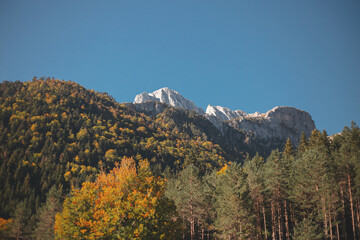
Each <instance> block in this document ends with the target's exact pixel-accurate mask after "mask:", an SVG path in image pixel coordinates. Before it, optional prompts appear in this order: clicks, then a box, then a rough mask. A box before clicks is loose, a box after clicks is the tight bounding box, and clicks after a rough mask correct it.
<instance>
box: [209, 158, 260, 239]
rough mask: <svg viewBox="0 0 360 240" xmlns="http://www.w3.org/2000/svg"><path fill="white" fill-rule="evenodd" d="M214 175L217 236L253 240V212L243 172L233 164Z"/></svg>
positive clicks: (254, 233) (254, 231)
mask: <svg viewBox="0 0 360 240" xmlns="http://www.w3.org/2000/svg"><path fill="white" fill-rule="evenodd" d="M214 177H216V179H217V181H216V190H215V192H216V202H215V210H216V213H217V215H216V216H217V217H216V220H215V229H216V230H217V237H218V238H219V239H252V238H254V237H255V236H256V229H255V221H256V220H255V214H254V212H253V208H252V207H253V201H252V200H251V196H250V191H249V186H248V184H247V182H246V173H245V172H244V170H243V168H242V167H241V165H239V164H236V163H233V164H231V165H229V167H228V168H227V169H226V171H225V172H224V173H222V172H219V173H217V174H216V175H215V176H214Z"/></svg>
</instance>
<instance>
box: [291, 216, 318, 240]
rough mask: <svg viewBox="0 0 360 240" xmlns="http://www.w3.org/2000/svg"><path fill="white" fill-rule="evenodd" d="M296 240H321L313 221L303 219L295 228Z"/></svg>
mask: <svg viewBox="0 0 360 240" xmlns="http://www.w3.org/2000/svg"><path fill="white" fill-rule="evenodd" d="M293 239H296V240H310V239H311V240H321V239H323V236H322V233H321V232H320V230H319V229H318V228H317V225H316V223H315V222H314V221H312V220H311V219H309V218H304V219H303V220H302V221H301V222H300V223H299V224H298V225H297V226H296V228H295V231H294V237H293Z"/></svg>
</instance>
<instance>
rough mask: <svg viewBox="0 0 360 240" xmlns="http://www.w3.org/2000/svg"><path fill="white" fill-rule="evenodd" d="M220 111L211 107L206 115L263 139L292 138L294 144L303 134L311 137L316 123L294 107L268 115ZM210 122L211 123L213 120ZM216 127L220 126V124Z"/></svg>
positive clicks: (278, 108) (274, 110)
mask: <svg viewBox="0 0 360 240" xmlns="http://www.w3.org/2000/svg"><path fill="white" fill-rule="evenodd" d="M214 108H215V110H214ZM219 109H220V110H221V109H223V108H221V107H212V106H210V107H208V109H207V110H206V114H207V115H212V116H215V117H217V118H219V119H222V120H228V124H229V125H230V126H233V127H237V128H240V129H242V130H244V131H245V132H247V133H249V134H253V135H255V136H257V137H260V138H263V139H283V140H286V139H287V138H290V140H291V141H292V142H293V143H294V144H297V143H298V142H299V140H300V137H301V133H302V132H304V133H305V134H306V135H307V136H309V135H310V133H311V131H312V130H314V129H315V123H314V121H313V120H312V118H311V116H310V114H309V113H307V112H305V111H302V110H299V109H296V108H293V107H275V108H273V109H271V110H270V111H268V112H266V113H258V112H256V113H253V114H247V113H245V112H243V111H240V110H236V111H231V110H229V109H227V111H217V110H219ZM239 113H240V114H239ZM209 120H210V121H211V118H209ZM214 125H215V124H214ZM216 125H218V126H219V124H218V123H216ZM216 125H215V126H216Z"/></svg>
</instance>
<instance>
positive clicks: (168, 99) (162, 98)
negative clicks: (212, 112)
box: [134, 87, 205, 114]
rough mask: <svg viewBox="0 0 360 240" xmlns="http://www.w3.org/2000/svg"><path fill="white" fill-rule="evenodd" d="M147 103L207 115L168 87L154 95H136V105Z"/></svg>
mask: <svg viewBox="0 0 360 240" xmlns="http://www.w3.org/2000/svg"><path fill="white" fill-rule="evenodd" d="M147 101H155V102H161V103H166V104H169V105H170V106H173V107H177V108H184V109H187V110H190V111H195V112H197V113H199V114H205V112H204V110H203V109H201V108H199V107H198V106H196V105H195V104H194V103H193V102H192V101H190V100H189V99H186V98H184V97H183V96H181V94H179V93H178V92H176V91H174V90H171V89H169V88H167V87H165V88H161V89H159V90H156V91H154V92H152V93H146V92H144V93H141V94H138V95H136V97H135V100H134V103H144V102H147Z"/></svg>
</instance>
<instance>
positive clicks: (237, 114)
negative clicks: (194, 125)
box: [206, 105, 248, 121]
mask: <svg viewBox="0 0 360 240" xmlns="http://www.w3.org/2000/svg"><path fill="white" fill-rule="evenodd" d="M206 114H207V115H213V116H216V117H217V118H219V119H220V120H223V121H227V120H230V119H235V118H242V117H248V114H247V113H246V112H244V111H241V110H235V111H231V110H230V109H228V108H225V107H220V106H211V105H208V106H207V108H206Z"/></svg>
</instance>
